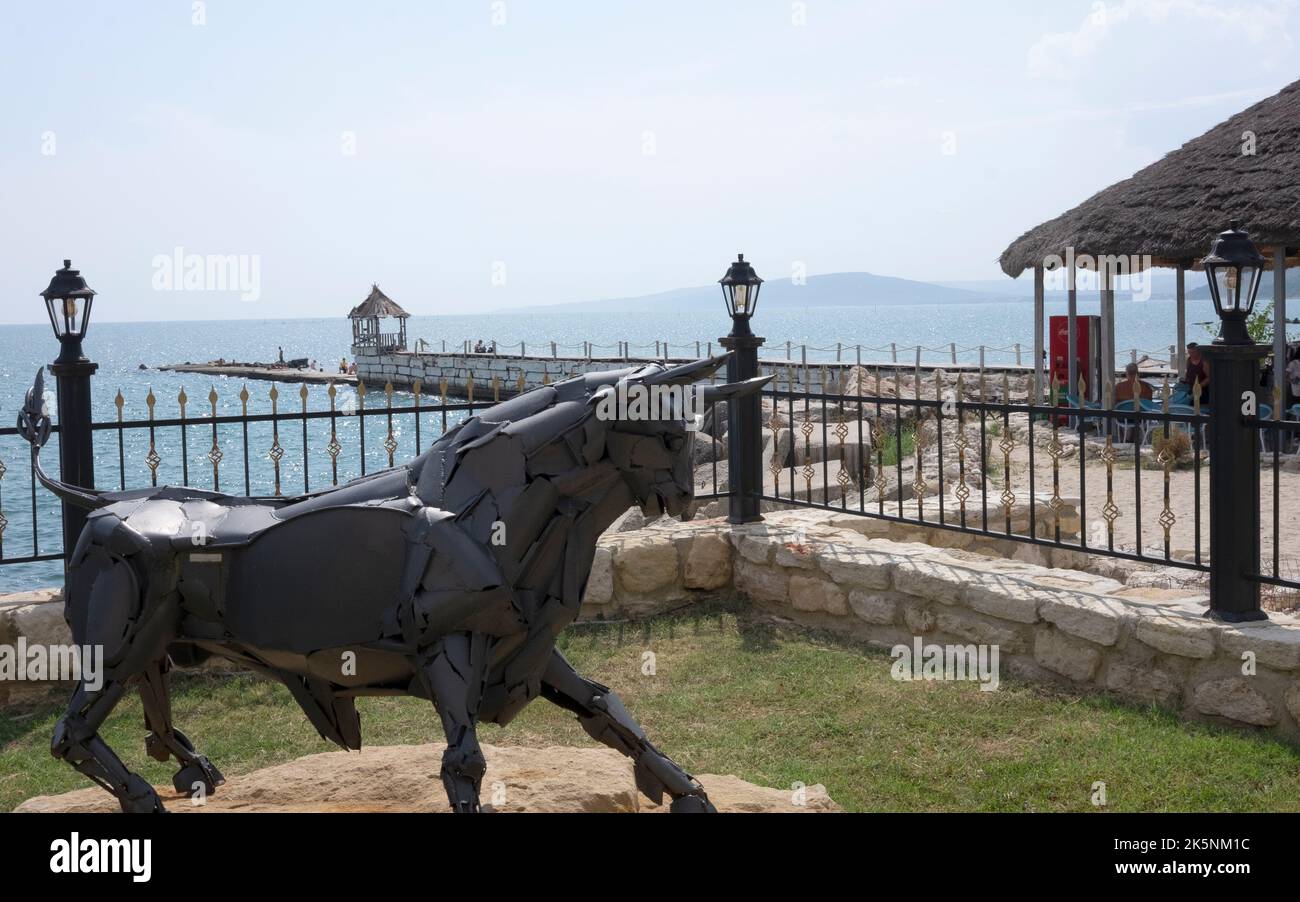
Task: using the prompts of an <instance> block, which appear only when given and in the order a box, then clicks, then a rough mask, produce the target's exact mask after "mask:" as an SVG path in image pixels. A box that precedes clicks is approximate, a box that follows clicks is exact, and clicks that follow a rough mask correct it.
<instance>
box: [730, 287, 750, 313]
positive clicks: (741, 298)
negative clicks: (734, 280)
mask: <svg viewBox="0 0 1300 902" xmlns="http://www.w3.org/2000/svg"><path fill="white" fill-rule="evenodd" d="M733 297H734V301H733V302H732V303H733V304H734V305H735V308H736V312H737V313H749V286H748V285H737V286H736V288H735V294H734V295H733Z"/></svg>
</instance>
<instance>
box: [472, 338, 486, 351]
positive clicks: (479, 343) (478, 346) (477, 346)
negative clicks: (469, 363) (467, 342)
mask: <svg viewBox="0 0 1300 902" xmlns="http://www.w3.org/2000/svg"><path fill="white" fill-rule="evenodd" d="M483 351H484V348H483V339H481V338H480V339H479V340H478V341H476V342H474V353H475V354H482V353H483Z"/></svg>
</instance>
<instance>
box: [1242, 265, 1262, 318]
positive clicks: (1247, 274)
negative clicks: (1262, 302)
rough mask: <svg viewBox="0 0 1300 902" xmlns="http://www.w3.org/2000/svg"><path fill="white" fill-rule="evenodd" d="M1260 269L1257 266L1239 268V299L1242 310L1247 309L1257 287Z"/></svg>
mask: <svg viewBox="0 0 1300 902" xmlns="http://www.w3.org/2000/svg"><path fill="white" fill-rule="evenodd" d="M1260 273H1261V270H1260V268H1259V267H1258V266H1243V267H1242V268H1241V276H1240V278H1241V286H1240V291H1241V299H1240V301H1239V303H1240V305H1241V309H1242V310H1249V309H1250V307H1251V302H1252V300H1253V298H1254V296H1255V291H1256V290H1257V288H1258V285H1257V283H1258V282H1259V277H1260Z"/></svg>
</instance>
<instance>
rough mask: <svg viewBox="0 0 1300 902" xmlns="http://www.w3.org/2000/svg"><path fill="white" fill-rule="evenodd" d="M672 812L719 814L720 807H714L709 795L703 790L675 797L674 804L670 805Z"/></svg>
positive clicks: (669, 808)
mask: <svg viewBox="0 0 1300 902" xmlns="http://www.w3.org/2000/svg"><path fill="white" fill-rule="evenodd" d="M668 810H669V812H671V813H672V814H717V813H718V809H717V808H714V807H713V803H712V802H710V801H709V797H708V796H707V795H705V794H704V793H703V792H698V793H694V792H693V793H690V794H688V795H684V796H679V797H677V798H675V799H673V801H672V804H671V805H669V806H668Z"/></svg>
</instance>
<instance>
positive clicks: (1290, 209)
mask: <svg viewBox="0 0 1300 902" xmlns="http://www.w3.org/2000/svg"><path fill="white" fill-rule="evenodd" d="M1298 172H1300V81H1297V82H1293V83H1292V84H1290V85H1287V86H1286V87H1285V88H1283V89H1282V90H1281V91H1279V92H1278V93H1277V94H1275V95H1273V96H1272V97H1269V98H1268V99H1266V100H1262V101H1260V102H1259V103H1257V104H1255V105H1254V106H1251V107H1249V108H1247V109H1245V110H1243V111H1241V112H1240V113H1237V114H1236V115H1235V116H1233V117H1231V118H1230V119H1227V120H1225V121H1224V122H1221V123H1219V124H1218V125H1216V126H1214V127H1213V128H1211V129H1210V130H1209V131H1207V132H1206V133H1205V134H1203V135H1201V136H1200V137H1199V138H1195V139H1193V140H1191V141H1188V142H1187V143H1186V144H1184V145H1183V146H1182V147H1180V148H1178V149H1177V150H1175V151H1172V152H1170V153H1168V154H1166V155H1165V156H1164V157H1162V158H1161V159H1160V160H1158V161H1156V162H1155V163H1152V164H1151V165H1150V166H1147V167H1146V168H1145V169H1143V170H1141V171H1140V172H1138V173H1136V174H1135V175H1133V176H1131V177H1129V178H1127V179H1124V180H1123V181H1121V182H1117V183H1116V184H1114V185H1111V186H1110V187H1109V188H1106V189H1105V190H1103V191H1099V192H1098V193H1096V194H1094V195H1093V196H1092V197H1090V198H1088V199H1087V200H1085V201H1084V202H1083V203H1081V204H1079V205H1078V206H1077V207H1074V208H1073V209H1071V210H1068V211H1066V212H1065V213H1062V214H1061V215H1060V216H1057V217H1056V218H1055V219H1050V220H1048V221H1047V222H1044V223H1042V224H1041V225H1038V226H1036V227H1034V228H1032V229H1030V230H1029V231H1027V232H1025V233H1024V234H1023V235H1021V236H1020V237H1019V238H1017V239H1016V240H1015V241H1013V242H1012V243H1011V244H1010V245H1009V246H1008V247H1007V249H1006V250H1004V251H1003V252H1002V255H1001V257H1000V258H999V261H998V262H999V263H1000V264H1001V266H1002V271H1003V272H1005V273H1006V274H1007V275H1009V276H1011V277H1012V278H1015V277H1017V276H1019V275H1020V274H1022V273H1023V272H1024V271H1025V270H1027V269H1032V270H1033V271H1034V288H1035V291H1034V301H1035V327H1036V329H1037V337H1036V339H1035V355H1036V358H1037V359H1038V360H1039V361H1040V366H1041V360H1042V348H1043V338H1042V336H1043V309H1042V307H1043V269H1044V264H1045V262H1047V264H1048V265H1049V266H1050V265H1051V262H1055V261H1059V260H1065V259H1068V258H1069V257H1071V256H1073V257H1074V258H1075V259H1076V260H1078V259H1079V258H1083V259H1082V260H1081V261H1080V263H1079V264H1078V265H1079V266H1080V268H1090V265H1091V266H1096V265H1098V261H1105V260H1107V259H1111V260H1113V259H1115V258H1123V261H1124V268H1125V269H1126V270H1137V269H1141V268H1144V267H1147V266H1169V267H1174V268H1176V269H1177V283H1176V284H1177V300H1178V305H1177V318H1178V322H1177V332H1178V366H1179V367H1180V368H1181V366H1182V360H1183V347H1184V345H1185V343H1186V317H1185V284H1184V273H1185V271H1186V270H1188V269H1199V268H1200V261H1201V259H1202V258H1203V257H1204V256H1205V254H1206V251H1207V250H1208V249H1209V246H1210V242H1211V240H1212V239H1213V237H1214V236H1215V235H1216V234H1218V233H1219V232H1221V231H1222V230H1224V229H1225V228H1227V227H1228V223H1229V221H1230V220H1233V219H1236V220H1239V221H1240V222H1241V224H1242V227H1243V228H1245V229H1247V230H1248V231H1249V232H1250V234H1251V238H1252V240H1254V242H1255V243H1256V245H1257V246H1258V247H1259V249H1260V251H1261V252H1262V253H1263V254H1264V256H1265V257H1266V258H1267V259H1268V260H1269V261H1270V265H1271V267H1272V269H1273V282H1274V315H1275V318H1276V319H1277V324H1278V325H1277V328H1276V337H1275V344H1276V347H1275V353H1276V354H1277V355H1278V356H1279V357H1280V358H1281V357H1282V356H1283V355H1284V353H1285V325H1284V321H1285V316H1286V303H1285V297H1286V270H1285V268H1286V266H1294V265H1297V264H1300V257H1298V256H1297V248H1300V178H1297V176H1296V173H1298ZM1279 250H1280V251H1281V252H1280V253H1279ZM1101 265H1102V267H1103V269H1104V268H1106V267H1105V263H1104V262H1102V263H1101ZM1116 274H1117V273H1115V272H1103V274H1102V336H1101V339H1102V340H1101V344H1102V354H1103V360H1110V361H1113V358H1114V354H1115V350H1114V290H1113V282H1112V281H1111V280H1112V278H1113V276H1114V275H1116ZM1067 275H1068V276H1069V277H1070V278H1069V282H1068V284H1069V285H1070V289H1069V297H1070V320H1071V327H1070V333H1071V335H1072V336H1073V335H1075V334H1077V333H1076V330H1075V327H1074V316H1075V313H1074V310H1075V290H1074V287H1073V285H1074V281H1073V272H1072V271H1071V272H1069V273H1068V274H1067ZM1073 341H1074V339H1073V338H1071V342H1073ZM1075 356H1076V355H1075V354H1074V353H1073V352H1071V353H1070V354H1069V365H1070V374H1069V379H1070V384H1071V385H1074V384H1076V380H1077V377H1078V374H1077V373H1076V372H1075ZM1102 369H1103V372H1102V374H1101V376H1102V381H1104V382H1105V383H1106V385H1107V386H1109V385H1110V384H1111V382H1112V379H1113V373H1112V372H1111V367H1110V366H1109V365H1108V364H1103V367H1102ZM1039 372H1040V376H1043V377H1044V378H1045V374H1043V372H1042V370H1041V369H1040V370H1039Z"/></svg>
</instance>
